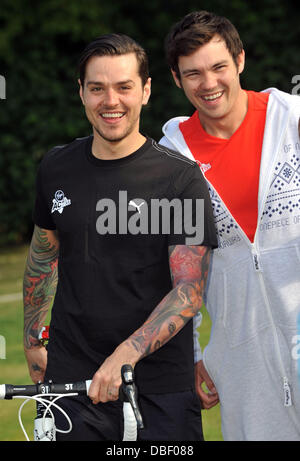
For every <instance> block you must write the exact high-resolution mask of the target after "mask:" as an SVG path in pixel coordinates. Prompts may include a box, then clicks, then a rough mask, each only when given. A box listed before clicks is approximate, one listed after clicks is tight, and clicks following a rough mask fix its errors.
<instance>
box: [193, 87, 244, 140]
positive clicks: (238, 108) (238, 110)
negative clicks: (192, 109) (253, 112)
mask: <svg viewBox="0 0 300 461" xmlns="http://www.w3.org/2000/svg"><path fill="white" fill-rule="evenodd" d="M247 111H248V96H247V93H246V92H245V91H244V90H242V89H241V90H240V91H239V95H238V97H237V99H236V100H235V104H234V106H233V107H232V108H231V110H229V111H228V113H227V114H225V115H224V116H222V117H220V118H219V119H210V120H209V119H205V120H201V117H199V118H200V122H201V124H202V126H203V128H204V130H205V131H206V133H208V134H210V135H211V136H215V137H217V138H222V139H230V138H231V136H232V135H233V134H234V133H235V132H236V130H237V129H238V128H239V127H240V125H241V124H242V123H243V120H244V118H245V116H246V114H247Z"/></svg>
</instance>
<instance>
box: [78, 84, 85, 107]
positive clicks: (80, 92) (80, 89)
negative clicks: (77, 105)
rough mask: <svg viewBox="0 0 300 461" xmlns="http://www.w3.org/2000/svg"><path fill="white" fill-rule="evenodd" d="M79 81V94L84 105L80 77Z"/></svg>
mask: <svg viewBox="0 0 300 461" xmlns="http://www.w3.org/2000/svg"><path fill="white" fill-rule="evenodd" d="M78 83H79V96H80V99H81V102H82V104H83V105H84V100H83V88H82V85H81V80H80V78H79V79H78Z"/></svg>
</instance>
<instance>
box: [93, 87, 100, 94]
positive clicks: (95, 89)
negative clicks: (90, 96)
mask: <svg viewBox="0 0 300 461" xmlns="http://www.w3.org/2000/svg"><path fill="white" fill-rule="evenodd" d="M101 90H102V88H101V87H100V86H95V87H93V88H91V91H92V92H93V93H98V92H99V91H101Z"/></svg>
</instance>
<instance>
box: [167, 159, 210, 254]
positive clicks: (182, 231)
mask: <svg viewBox="0 0 300 461" xmlns="http://www.w3.org/2000/svg"><path fill="white" fill-rule="evenodd" d="M173 186H174V194H175V198H176V201H174V207H173V214H172V220H173V221H172V224H171V232H170V236H169V245H202V246H207V247H211V248H216V247H217V246H218V240H217V236H216V228H215V223H214V217H213V211H212V204H211V199H210V195H209V191H208V187H207V184H206V181H205V179H204V178H203V175H202V173H201V172H200V169H199V167H198V165H197V164H196V163H195V164H193V165H190V166H189V167H188V168H185V169H184V170H183V171H181V172H180V174H179V175H177V176H176V178H175V179H174V181H173Z"/></svg>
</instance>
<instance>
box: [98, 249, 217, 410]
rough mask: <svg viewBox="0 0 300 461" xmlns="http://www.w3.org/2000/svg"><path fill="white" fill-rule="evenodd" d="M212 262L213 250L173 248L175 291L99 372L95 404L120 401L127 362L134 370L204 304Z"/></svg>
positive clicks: (172, 264)
mask: <svg viewBox="0 0 300 461" xmlns="http://www.w3.org/2000/svg"><path fill="white" fill-rule="evenodd" d="M209 260H210V248H207V247H203V246H185V245H176V246H172V247H169V264H170V271H171V278H172V282H173V289H172V290H171V291H170V292H169V293H168V294H167V295H166V296H165V297H164V299H163V300H162V301H161V302H160V303H159V304H158V306H157V307H156V308H155V309H154V310H153V312H152V313H151V315H150V316H149V318H148V319H147V320H146V322H145V323H144V324H143V325H142V326H141V327H140V328H139V329H138V330H136V331H135V332H134V333H133V334H132V335H131V336H130V337H129V338H128V339H127V340H126V341H124V342H123V343H122V344H120V346H119V347H117V348H116V350H115V351H114V353H113V354H112V355H111V356H110V357H108V358H107V359H106V361H105V362H104V363H103V365H102V366H101V367H100V368H99V370H98V371H97V372H96V373H95V375H94V377H93V380H92V384H91V387H90V391H89V396H90V398H91V399H92V400H93V402H94V403H98V402H99V401H101V402H106V401H108V400H116V399H117V398H118V392H119V386H120V384H121V378H120V370H121V366H122V365H123V364H124V363H129V364H131V365H132V366H133V367H134V366H135V365H136V363H137V362H138V361H139V360H141V359H142V358H144V357H146V356H147V355H149V354H151V353H153V352H154V351H156V350H157V349H159V348H160V347H161V346H163V345H164V344H165V343H166V342H167V341H169V340H170V339H171V338H173V337H174V336H175V335H176V334H177V333H178V332H179V331H180V330H181V329H182V328H183V327H184V326H185V325H186V324H187V322H188V321H189V320H191V319H192V318H193V317H194V315H195V314H196V313H197V312H198V310H199V309H200V308H201V305H202V295H203V292H204V288H205V284H206V280H207V273H208V267H209Z"/></svg>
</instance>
